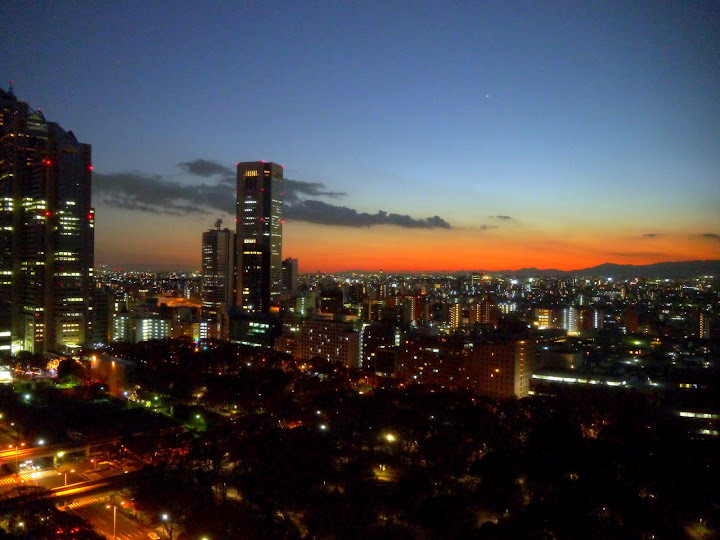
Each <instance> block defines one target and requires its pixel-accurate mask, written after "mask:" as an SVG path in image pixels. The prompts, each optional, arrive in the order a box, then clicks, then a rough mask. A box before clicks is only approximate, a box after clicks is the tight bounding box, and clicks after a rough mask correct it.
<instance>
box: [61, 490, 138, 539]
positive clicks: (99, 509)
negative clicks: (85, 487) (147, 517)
mask: <svg viewBox="0 0 720 540" xmlns="http://www.w3.org/2000/svg"><path fill="white" fill-rule="evenodd" d="M88 502H90V501H88ZM78 503H82V501H78V502H77V503H75V504H78ZM73 506H74V505H73ZM108 506H110V508H107V507H108ZM71 511H72V512H73V513H74V514H77V515H78V516H80V517H81V518H83V519H86V520H87V521H88V522H89V523H90V524H91V525H92V526H93V527H95V529H97V531H98V532H99V533H100V534H102V535H105V537H107V538H112V537H113V507H112V505H111V504H110V503H109V502H108V501H102V500H100V501H95V502H90V504H84V505H83V504H80V506H75V507H74V508H72V509H71ZM116 518H117V521H116V531H117V536H116V537H117V539H118V540H148V533H150V532H151V531H152V529H148V528H147V527H144V526H142V525H140V524H139V523H136V522H135V521H132V520H131V519H129V518H127V517H125V516H124V515H123V514H122V513H121V512H120V511H119V510H118V511H117V513H116Z"/></svg>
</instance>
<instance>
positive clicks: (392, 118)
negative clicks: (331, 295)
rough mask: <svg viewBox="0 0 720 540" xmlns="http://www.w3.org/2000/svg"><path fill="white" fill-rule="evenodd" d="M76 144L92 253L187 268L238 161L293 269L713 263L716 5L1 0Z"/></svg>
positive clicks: (12, 31)
mask: <svg viewBox="0 0 720 540" xmlns="http://www.w3.org/2000/svg"><path fill="white" fill-rule="evenodd" d="M11 79H12V80H13V81H14V87H15V94H16V95H17V96H18V97H19V98H21V99H25V100H26V101H27V102H28V103H29V104H30V105H31V107H33V108H38V107H39V108H41V109H42V112H43V114H45V116H46V118H47V119H49V120H52V121H56V122H58V123H60V125H61V126H63V127H64V128H65V129H72V130H73V132H74V133H75V135H76V136H77V137H78V139H79V140H81V141H82V142H87V143H90V144H92V147H93V164H94V177H93V203H94V205H95V208H96V216H97V218H96V222H97V229H96V263H97V264H108V265H112V266H115V267H119V266H123V267H131V266H138V265H143V266H145V267H165V268H178V269H198V268H199V266H200V251H201V250H200V241H201V233H202V232H203V231H205V230H207V229H208V228H210V227H211V226H212V224H213V222H214V221H215V219H217V218H218V217H222V218H223V219H224V223H225V225H226V226H229V227H232V228H234V226H235V223H234V215H233V214H231V213H229V212H231V211H232V210H233V208H234V190H235V186H234V182H235V181H234V167H235V163H236V162H237V161H256V160H261V159H264V160H268V161H275V162H277V163H281V164H283V165H285V177H286V179H289V180H288V181H287V182H286V188H285V189H286V201H285V202H286V205H285V214H286V220H285V226H284V243H283V256H285V257H288V256H292V257H297V258H299V259H300V270H301V271H306V272H307V271H314V270H317V269H320V270H323V271H335V270H344V269H366V270H376V269H383V270H385V271H392V270H458V269H487V270H499V269H516V268H521V267H530V266H536V267H540V268H559V269H573V268H584V267H587V266H592V265H595V264H599V263H603V262H606V261H609V262H616V263H622V264H627V263H632V264H647V263H653V262H659V261H677V260H690V259H717V258H720V3H718V2H716V1H707V2H704V1H693V2H690V1H688V2H681V1H677V2H660V1H650V2H637V3H636V2H585V1H582V2H578V1H573V2H467V3H464V2H452V3H450V2H419V1H418V2H369V1H368V2H330V1H327V2H287V3H275V2H253V1H250V0H247V1H244V2H242V1H237V2H180V1H176V2H171V3H168V2H153V1H150V2H147V1H145V2H131V1H123V2H70V1H58V2H35V1H33V2H30V1H22V0H16V1H13V2H2V3H0V86H2V87H3V88H5V89H7V88H8V85H9V81H10V80H11Z"/></svg>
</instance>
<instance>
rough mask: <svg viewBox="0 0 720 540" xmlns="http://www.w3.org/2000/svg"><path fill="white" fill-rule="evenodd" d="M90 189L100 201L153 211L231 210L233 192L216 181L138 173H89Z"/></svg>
mask: <svg viewBox="0 0 720 540" xmlns="http://www.w3.org/2000/svg"><path fill="white" fill-rule="evenodd" d="M93 192H94V194H95V195H96V197H97V199H96V200H97V201H98V202H100V203H104V204H107V205H109V206H114V207H117V208H124V209H127V210H138V211H140V212H150V213H155V214H168V215H187V214H200V215H207V214H209V213H211V212H212V211H221V212H226V213H234V211H235V201H234V200H233V192H232V191H230V190H229V189H228V188H227V186H222V185H219V184H216V185H208V184H191V185H187V184H181V183H180V182H177V181H175V180H167V179H165V178H163V177H162V176H158V175H148V174H145V173H141V172H137V171H134V172H125V173H115V174H102V173H93Z"/></svg>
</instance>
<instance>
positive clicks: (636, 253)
mask: <svg viewBox="0 0 720 540" xmlns="http://www.w3.org/2000/svg"><path fill="white" fill-rule="evenodd" d="M609 255H614V256H615V257H665V256H667V253H661V252H659V251H624V252H617V251H616V252H612V251H611V252H610V253H609Z"/></svg>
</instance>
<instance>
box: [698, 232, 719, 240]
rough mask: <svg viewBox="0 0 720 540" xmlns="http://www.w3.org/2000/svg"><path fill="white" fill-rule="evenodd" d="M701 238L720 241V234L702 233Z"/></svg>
mask: <svg viewBox="0 0 720 540" xmlns="http://www.w3.org/2000/svg"><path fill="white" fill-rule="evenodd" d="M700 237H701V238H707V239H708V240H720V234H715V233H711V232H706V233H700Z"/></svg>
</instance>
